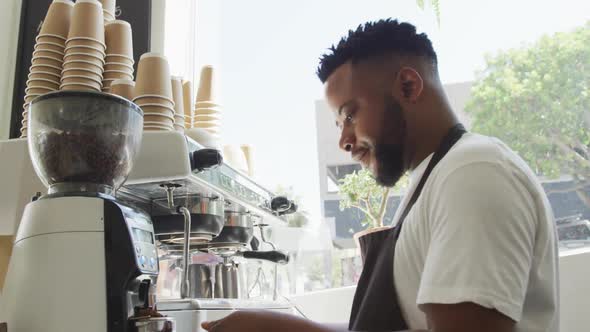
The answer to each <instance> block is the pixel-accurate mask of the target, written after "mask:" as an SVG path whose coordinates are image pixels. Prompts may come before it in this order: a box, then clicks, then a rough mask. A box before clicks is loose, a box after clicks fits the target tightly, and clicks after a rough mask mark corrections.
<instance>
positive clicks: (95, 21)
mask: <svg viewBox="0 0 590 332" xmlns="http://www.w3.org/2000/svg"><path fill="white" fill-rule="evenodd" d="M74 38H86V39H88V40H95V41H98V42H100V43H102V44H104V16H103V13H102V4H101V3H100V2H98V1H96V0H78V1H76V4H75V5H74V11H73V12H72V20H71V23H70V29H69V31H68V41H70V40H73V39H74ZM66 43H67V42H66ZM105 48H106V45H105Z"/></svg>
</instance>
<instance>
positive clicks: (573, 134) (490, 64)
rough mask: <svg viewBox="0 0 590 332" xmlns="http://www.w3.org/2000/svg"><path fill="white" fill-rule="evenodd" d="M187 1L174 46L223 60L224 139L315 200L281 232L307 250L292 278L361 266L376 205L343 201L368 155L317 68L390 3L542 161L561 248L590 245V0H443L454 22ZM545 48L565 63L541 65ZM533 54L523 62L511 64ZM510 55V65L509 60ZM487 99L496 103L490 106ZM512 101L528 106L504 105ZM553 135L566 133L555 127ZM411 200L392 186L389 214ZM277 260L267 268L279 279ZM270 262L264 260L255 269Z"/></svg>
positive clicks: (314, 283)
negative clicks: (366, 221) (359, 149)
mask: <svg viewBox="0 0 590 332" xmlns="http://www.w3.org/2000/svg"><path fill="white" fill-rule="evenodd" d="M187 3H193V1H189V0H168V1H167V11H168V14H167V23H166V24H167V32H166V36H167V37H168V38H170V39H169V40H167V42H166V53H167V55H168V56H169V58H170V59H171V60H172V61H173V62H174V63H173V64H172V68H173V71H176V73H177V74H180V75H184V76H185V77H189V78H191V79H193V81H195V79H196V73H198V70H199V68H200V66H202V65H204V64H213V65H215V66H216V68H217V70H218V76H217V78H218V91H219V94H218V95H219V96H220V97H219V103H220V104H221V105H223V112H224V117H223V125H222V126H223V139H224V141H225V142H227V143H232V144H242V143H248V144H250V145H252V146H253V147H255V151H256V154H255V157H254V158H255V162H256V165H257V168H256V174H255V175H254V176H255V178H256V179H257V181H260V182H261V183H262V184H264V185H266V186H267V187H269V188H278V187H283V188H288V187H291V188H292V191H293V194H294V195H296V196H300V198H301V199H300V202H299V203H300V206H301V207H302V209H303V210H304V211H306V212H307V217H306V218H308V221H307V222H306V223H303V224H304V225H305V226H304V227H302V228H295V227H290V228H286V229H282V230H273V232H274V234H271V235H270V238H271V239H272V240H273V241H274V242H276V244H277V245H278V247H280V248H284V249H287V250H290V251H292V252H293V253H294V261H295V262H294V263H293V264H290V265H288V266H287V267H285V268H284V269H282V270H281V271H280V272H279V278H280V283H281V285H283V291H284V292H289V293H302V292H308V291H313V290H318V289H323V288H331V287H340V286H345V285H352V284H354V283H355V282H356V280H358V277H359V272H360V261H359V258H358V254H357V251H356V250H355V244H354V241H353V238H352V235H353V234H354V233H355V232H357V231H359V230H360V229H362V226H361V221H362V220H363V215H362V213H360V212H359V211H357V210H354V209H350V210H345V211H341V210H340V208H339V199H340V197H339V193H338V190H337V189H338V188H337V186H338V180H339V179H341V178H343V177H344V176H345V175H346V174H349V173H350V172H352V171H354V170H358V169H359V166H358V165H356V164H355V163H354V162H352V161H351V160H350V159H349V158H348V156H346V154H344V153H341V152H340V151H339V149H338V131H337V129H336V128H335V127H334V119H333V118H332V114H330V112H329V111H328V110H327V105H326V104H325V102H324V101H323V89H322V85H321V84H320V82H319V81H318V80H317V78H316V77H315V75H314V71H315V68H316V66H317V59H318V57H319V55H320V54H321V53H322V52H324V50H325V49H326V48H327V47H329V46H330V45H331V44H333V43H335V42H337V41H338V39H339V38H340V37H341V36H342V35H344V34H345V33H346V31H347V30H348V29H349V28H353V27H356V26H357V25H358V24H359V23H362V22H366V21H369V20H376V19H380V18H385V17H389V16H395V17H396V18H398V19H400V20H402V21H409V22H412V23H414V24H415V25H416V26H417V27H418V29H419V30H420V31H424V32H426V33H427V34H428V35H429V37H430V39H431V40H432V41H433V44H434V47H435V50H436V51H437V53H438V56H439V70H440V74H441V79H442V80H443V84H444V88H445V91H446V93H447V95H448V98H449V101H450V103H451V105H452V107H453V108H454V109H455V111H456V112H457V114H458V115H459V117H460V119H461V121H462V122H463V123H464V124H466V125H467V127H468V128H471V129H474V130H476V131H481V132H484V133H485V134H489V135H493V136H498V137H500V138H501V139H502V140H503V141H505V142H506V143H508V144H509V145H510V146H511V147H512V148H513V149H515V150H516V151H517V152H518V153H519V154H520V155H521V156H522V157H523V158H524V159H525V160H527V162H528V163H529V164H530V165H531V167H532V168H533V169H534V170H535V171H536V172H537V173H538V175H539V178H540V180H541V182H542V183H543V187H544V188H545V190H546V191H547V193H548V197H549V199H550V202H551V205H552V207H553V210H554V213H555V215H556V217H557V219H558V224H557V226H558V230H559V231H558V232H559V239H560V244H561V245H560V249H561V250H568V249H571V248H574V247H580V246H590V235H589V232H590V222H589V221H588V220H590V182H588V180H587V179H588V178H590V172H589V171H587V170H588V169H590V167H588V165H589V163H590V148H589V144H590V134H589V126H590V124H589V123H588V120H587V119H588V112H589V111H590V110H588V109H587V107H588V105H589V103H590V94H589V92H588V91H589V90H588V89H589V87H588V81H587V78H588V73H589V71H590V67H589V64H588V58H583V57H581V56H579V54H586V56H587V55H588V54H589V53H588V52H589V51H588V47H589V46H588V45H590V42H589V41H588V37H584V36H587V35H588V29H590V23H588V14H587V13H588V12H590V3H589V2H587V1H575V0H568V1H565V2H564V1H557V0H548V1H543V2H539V1H535V0H523V1H517V2H514V1H510V0H498V1H457V2H441V15H440V24H439V23H438V21H437V18H436V16H435V14H434V12H433V10H432V9H431V8H428V6H427V8H426V10H420V9H419V8H418V6H417V5H416V2H415V1H392V0H379V1H369V2H367V1H359V2H346V4H343V3H342V2H341V1H338V0H326V1H303V2H302V1H288V2H285V1H270V0H251V1H232V2H230V1H217V0H203V1H199V2H194V3H196V4H195V5H191V6H192V7H191V6H188V7H187ZM187 8H188V9H187ZM507 8H510V10H507ZM498 18H501V22H499V21H498ZM525 18H526V19H525ZM181 19H187V20H190V24H186V23H185V22H181ZM558 33H561V34H558ZM583 38H585V39H583ZM553 43H560V44H559V45H561V50H563V54H561V53H559V54H556V53H555V52H553V51H552V47H554V44H553ZM582 49H585V52H586V53H583V51H581V50H582ZM568 55H569V56H570V57H569V58H568ZM557 56H559V61H557V62H555V61H553V60H552V59H555V58H556V57H557ZM523 59H524V60H523ZM533 59H536V60H535V61H537V60H538V59H543V60H542V61H541V62H542V63H548V64H561V66H562V67H560V68H557V69H555V68H553V67H551V66H550V65H547V66H544V65H534V66H528V65H527V63H530V62H531V61H533ZM521 60H522V61H523V63H522V65H521V64H518V65H515V66H512V67H511V66H510V64H514V63H516V62H518V61H521ZM552 61H553V62H552ZM503 66H504V67H503ZM498 68H500V69H501V70H505V72H503V74H501V75H500V74H498V71H494V70H496V69H498ZM486 78H488V81H485V80H486ZM531 81H532V82H533V83H534V84H533V83H531ZM501 84H504V85H501ZM560 86H561V87H560ZM490 91H493V93H492V92H490ZM519 93H520V94H523V93H530V95H531V96H534V97H535V98H537V99H535V104H536V106H535V107H536V108H534V107H530V105H524V104H518V103H517V101H518V99H516V96H517V94H519ZM560 96H569V97H564V98H561V97H560ZM475 106H477V107H475ZM482 107H487V108H488V109H490V110H492V111H490V113H489V114H487V115H486V114H484V113H478V112H477V109H478V108H479V109H481V108H482ZM509 107H514V109H518V110H519V111H520V113H519V114H520V115H522V116H523V117H522V118H519V117H515V118H512V119H513V120H514V121H510V120H507V119H506V118H501V119H500V118H496V116H497V115H500V114H501V115H502V116H504V115H506V113H499V112H501V111H502V110H503V109H507V108H509ZM584 107H585V109H584ZM494 109H495V110H494ZM486 117H487V118H486ZM543 117H544V118H543ZM486 120H489V121H486ZM584 121H586V122H584ZM551 135H553V136H554V137H555V138H556V139H559V140H561V141H562V142H561V143H563V144H561V143H560V145H556V144H554V143H553V142H552V141H550V140H546V139H545V138H547V137H550V136H551ZM399 200H400V196H399V194H392V196H391V197H390V198H389V208H388V211H387V215H388V218H392V216H393V213H395V209H396V208H397V205H398V204H399ZM272 273H273V272H272V271H268V272H267V273H264V275H265V277H266V279H265V280H266V282H268V283H270V282H271V281H270V280H271V279H272ZM257 274H258V270H257V268H256V271H254V272H252V273H251V275H252V277H251V278H254V279H255V278H256V277H257ZM258 279H259V280H262V277H261V278H258ZM259 284H264V282H263V281H260V282H259Z"/></svg>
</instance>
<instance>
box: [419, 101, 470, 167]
mask: <svg viewBox="0 0 590 332" xmlns="http://www.w3.org/2000/svg"><path fill="white" fill-rule="evenodd" d="M430 113H431V114H428V115H427V118H428V119H429V120H428V121H425V122H424V123H423V126H422V127H421V130H420V132H418V133H417V136H415V139H416V140H415V141H414V149H413V153H412V155H411V156H410V163H409V165H408V166H409V167H408V168H409V170H410V171H412V170H414V169H415V168H416V167H417V166H418V165H420V163H421V162H422V161H423V160H424V159H426V158H427V157H428V156H429V155H431V154H432V153H434V152H436V150H438V148H439V146H440V144H441V142H442V140H443V139H444V138H445V136H447V134H448V133H449V130H450V129H451V128H452V127H453V126H455V125H456V124H458V123H459V120H458V119H457V117H456V116H455V114H454V113H453V111H452V110H451V108H450V107H449V106H448V105H444V106H443V107H442V108H439V109H438V110H437V111H436V112H430Z"/></svg>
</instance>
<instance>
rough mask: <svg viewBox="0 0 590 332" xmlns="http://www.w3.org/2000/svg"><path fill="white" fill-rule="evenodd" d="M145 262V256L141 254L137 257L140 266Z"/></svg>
mask: <svg viewBox="0 0 590 332" xmlns="http://www.w3.org/2000/svg"><path fill="white" fill-rule="evenodd" d="M145 263H146V258H145V256H141V257H139V264H141V266H145Z"/></svg>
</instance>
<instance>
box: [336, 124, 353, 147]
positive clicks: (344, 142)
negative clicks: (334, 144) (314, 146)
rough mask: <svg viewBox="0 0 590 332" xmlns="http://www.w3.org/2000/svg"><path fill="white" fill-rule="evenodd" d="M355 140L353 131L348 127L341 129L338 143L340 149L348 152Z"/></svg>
mask: <svg viewBox="0 0 590 332" xmlns="http://www.w3.org/2000/svg"><path fill="white" fill-rule="evenodd" d="M355 140H356V138H355V136H354V133H353V132H352V131H351V130H350V129H343V130H342V133H341V134H340V142H339V143H338V144H339V145H340V148H341V149H342V150H344V151H346V152H350V151H352V149H353V148H354V144H355Z"/></svg>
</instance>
